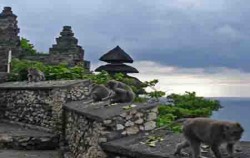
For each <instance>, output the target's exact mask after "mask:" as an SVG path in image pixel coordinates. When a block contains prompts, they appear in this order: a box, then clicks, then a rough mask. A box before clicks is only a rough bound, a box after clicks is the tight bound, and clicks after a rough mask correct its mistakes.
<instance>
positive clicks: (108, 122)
mask: <svg viewBox="0 0 250 158" xmlns="http://www.w3.org/2000/svg"><path fill="white" fill-rule="evenodd" d="M103 123H104V124H105V125H109V124H111V123H112V120H104V121H103Z"/></svg>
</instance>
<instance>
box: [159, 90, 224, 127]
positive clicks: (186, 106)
mask: <svg viewBox="0 0 250 158" xmlns="http://www.w3.org/2000/svg"><path fill="white" fill-rule="evenodd" d="M167 99H168V101H169V102H170V104H167V105H161V106H160V107H159V116H158V118H157V125H158V126H168V127H169V128H170V129H172V130H173V131H180V130H181V128H180V126H179V125H176V124H173V121H174V120H176V119H180V118H193V117H209V116H211V115H212V112H213V111H216V110H219V109H220V108H221V106H220V103H219V101H217V100H210V99H206V98H204V97H198V96H196V93H195V92H186V93H185V94H183V95H179V94H171V95H169V96H167Z"/></svg>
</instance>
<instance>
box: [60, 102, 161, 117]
mask: <svg viewBox="0 0 250 158" xmlns="http://www.w3.org/2000/svg"><path fill="white" fill-rule="evenodd" d="M133 104H135V105H136V107H134V108H132V109H130V110H148V109H152V108H154V107H157V104H147V103H133ZM105 105H107V103H105V102H99V103H91V101H90V100H85V101H74V102H69V103H67V104H66V105H65V106H64V107H63V108H64V109H65V110H69V111H74V112H76V113H78V114H80V115H83V116H85V117H88V118H90V119H94V120H97V121H103V120H106V119H110V118H113V117H115V116H119V115H120V114H122V113H124V112H127V111H130V110H124V109H123V107H124V106H127V105H129V104H128V103H119V104H116V105H111V106H105Z"/></svg>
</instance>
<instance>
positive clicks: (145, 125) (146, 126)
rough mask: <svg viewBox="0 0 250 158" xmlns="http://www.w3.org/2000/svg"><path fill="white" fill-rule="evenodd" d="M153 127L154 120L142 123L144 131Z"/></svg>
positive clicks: (154, 125) (154, 124)
mask: <svg viewBox="0 0 250 158" xmlns="http://www.w3.org/2000/svg"><path fill="white" fill-rule="evenodd" d="M155 127H156V122H154V121H149V122H146V123H145V124H144V129H145V131H149V130H152V129H154V128H155Z"/></svg>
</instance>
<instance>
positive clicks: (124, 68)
mask: <svg viewBox="0 0 250 158" xmlns="http://www.w3.org/2000/svg"><path fill="white" fill-rule="evenodd" d="M99 60H101V61H104V62H108V63H109V64H106V65H103V66H100V67H98V68H97V69H96V70H95V71H98V72H100V71H103V70H104V71H107V72H109V73H111V74H113V73H119V72H121V73H139V71H138V70H137V69H136V68H134V67H132V66H129V65H126V64H123V63H133V62H134V61H133V59H132V58H131V57H130V56H129V55H128V54H127V53H126V52H125V51H124V50H123V49H121V48H120V47H119V46H116V47H115V48H114V49H112V50H110V51H108V52H107V53H106V54H104V55H103V56H102V57H101V58H100V59H99Z"/></svg>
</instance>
